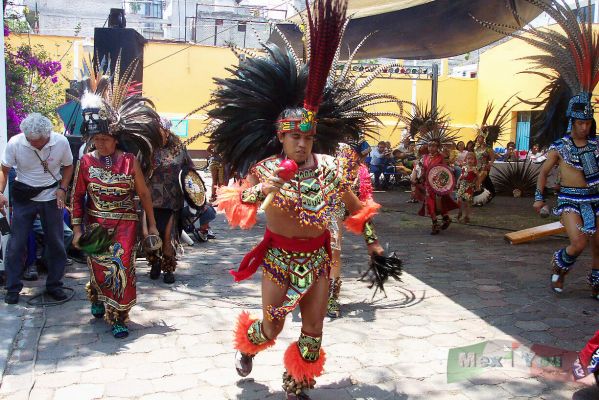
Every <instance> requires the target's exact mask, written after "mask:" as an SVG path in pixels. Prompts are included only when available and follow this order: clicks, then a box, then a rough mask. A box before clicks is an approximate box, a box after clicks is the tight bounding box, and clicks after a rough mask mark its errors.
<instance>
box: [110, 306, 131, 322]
mask: <svg viewBox="0 0 599 400" xmlns="http://www.w3.org/2000/svg"><path fill="white" fill-rule="evenodd" d="M105 307H106V313H105V314H104V320H105V321H106V322H108V323H109V324H110V325H114V324H116V323H117V322H120V323H123V324H124V323H125V322H127V321H129V310H125V311H119V310H117V309H116V308H114V307H112V306H111V305H110V304H105Z"/></svg>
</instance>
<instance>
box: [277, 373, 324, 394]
mask: <svg viewBox="0 0 599 400" xmlns="http://www.w3.org/2000/svg"><path fill="white" fill-rule="evenodd" d="M315 384H316V381H315V380H314V379H312V380H310V382H304V381H302V382H298V381H296V380H295V379H293V377H292V376H291V375H289V374H288V373H287V371H285V372H283V390H284V391H285V393H294V394H296V395H299V394H300V393H302V392H303V391H304V390H308V389H313V388H314V385H315Z"/></svg>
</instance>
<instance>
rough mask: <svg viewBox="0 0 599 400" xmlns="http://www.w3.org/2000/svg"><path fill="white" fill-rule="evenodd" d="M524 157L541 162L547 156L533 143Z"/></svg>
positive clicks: (534, 161)
mask: <svg viewBox="0 0 599 400" xmlns="http://www.w3.org/2000/svg"><path fill="white" fill-rule="evenodd" d="M526 159H527V160H530V161H531V162H533V163H541V162H543V161H545V160H546V159H547V157H545V153H544V152H542V151H541V150H540V149H539V145H538V144H533V145H532V149H530V151H529V152H528V154H527V155H526Z"/></svg>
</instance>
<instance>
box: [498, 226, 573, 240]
mask: <svg viewBox="0 0 599 400" xmlns="http://www.w3.org/2000/svg"><path fill="white" fill-rule="evenodd" d="M564 232H566V228H564V226H563V225H562V224H561V222H559V221H558V222H552V223H550V224H545V225H541V226H535V227H533V228H528V229H523V230H521V231H517V232H510V233H507V234H506V235H505V240H507V241H508V242H510V243H511V244H521V243H527V242H531V241H533V240H536V239H540V238H543V237H545V236H551V235H557V234H560V233H564Z"/></svg>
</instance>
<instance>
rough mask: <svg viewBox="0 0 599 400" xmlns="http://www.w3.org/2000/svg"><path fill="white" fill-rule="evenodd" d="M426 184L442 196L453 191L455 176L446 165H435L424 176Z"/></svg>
mask: <svg viewBox="0 0 599 400" xmlns="http://www.w3.org/2000/svg"><path fill="white" fill-rule="evenodd" d="M426 180H427V183H428V186H429V187H430V188H431V189H432V190H433V192H435V193H436V194H438V195H440V196H443V195H446V194H449V193H451V192H452V191H453V188H454V187H455V176H454V175H453V171H452V170H451V169H449V167H448V166H446V165H435V166H434V167H432V168H431V169H430V170H429V172H428V176H427V177H426Z"/></svg>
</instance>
